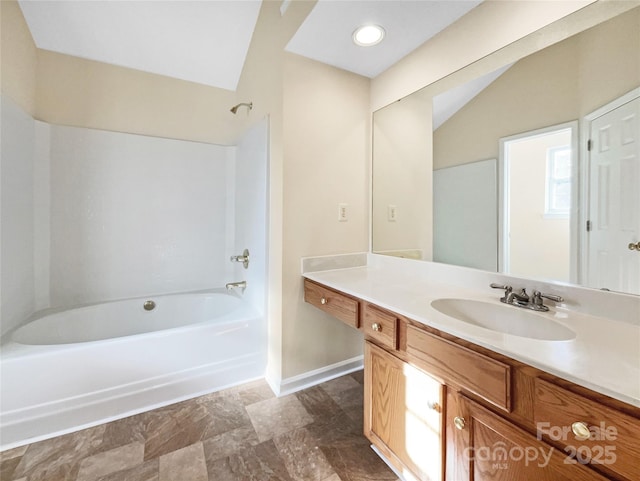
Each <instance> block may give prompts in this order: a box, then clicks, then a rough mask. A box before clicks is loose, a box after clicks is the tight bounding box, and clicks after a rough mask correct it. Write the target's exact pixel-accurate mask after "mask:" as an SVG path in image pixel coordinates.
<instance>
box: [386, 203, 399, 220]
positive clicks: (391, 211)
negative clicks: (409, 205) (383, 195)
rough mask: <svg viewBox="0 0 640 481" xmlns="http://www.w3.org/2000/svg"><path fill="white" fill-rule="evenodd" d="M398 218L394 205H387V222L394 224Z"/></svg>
mask: <svg viewBox="0 0 640 481" xmlns="http://www.w3.org/2000/svg"><path fill="white" fill-rule="evenodd" d="M397 217H398V210H397V209H396V206H395V205H391V204H389V205H388V206H387V220H388V221H389V222H395V221H396V219H397Z"/></svg>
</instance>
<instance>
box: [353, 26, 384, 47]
mask: <svg viewBox="0 0 640 481" xmlns="http://www.w3.org/2000/svg"><path fill="white" fill-rule="evenodd" d="M383 38H384V28H382V27H381V26H380V25H363V26H362V27H358V28H357V29H356V31H355V32H353V42H354V43H355V44H356V45H360V46H361V47H371V46H373V45H377V44H379V43H380V42H382V39H383Z"/></svg>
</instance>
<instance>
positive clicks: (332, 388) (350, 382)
mask: <svg viewBox="0 0 640 481" xmlns="http://www.w3.org/2000/svg"><path fill="white" fill-rule="evenodd" d="M321 387H322V389H324V390H325V391H326V392H327V394H328V395H329V396H331V397H332V398H333V399H335V400H336V401H337V399H336V397H337V396H338V395H339V394H340V393H342V392H343V391H347V390H349V389H354V388H359V389H362V385H361V384H360V383H359V382H358V381H356V380H355V379H354V378H353V377H351V376H342V377H338V378H336V379H332V380H331V381H327V382H325V383H322V384H321Z"/></svg>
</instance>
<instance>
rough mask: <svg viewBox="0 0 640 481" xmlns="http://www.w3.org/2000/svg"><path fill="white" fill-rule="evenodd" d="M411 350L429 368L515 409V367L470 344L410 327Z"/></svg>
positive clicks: (500, 406) (507, 407) (461, 385)
mask: <svg viewBox="0 0 640 481" xmlns="http://www.w3.org/2000/svg"><path fill="white" fill-rule="evenodd" d="M407 354H409V355H410V356H411V357H412V358H413V359H412V360H413V361H415V363H416V365H418V366H422V367H423V368H424V369H425V370H426V371H427V372H430V373H432V374H433V375H435V376H438V377H440V378H441V379H442V380H444V381H445V383H454V384H457V385H458V386H460V387H461V388H463V389H465V390H467V391H468V392H471V393H473V394H476V395H478V396H480V397H481V398H483V399H485V400H487V401H489V402H490V403H491V404H494V405H495V406H497V407H499V408H501V409H504V410H505V411H510V410H511V367H510V366H509V365H508V364H504V363H503V362H500V361H496V360H495V359H491V358H490V357H487V356H484V355H483V354H479V353H477V352H475V351H472V350H471V349H467V348H466V347H463V346H459V345H458V344H455V343H453V342H450V341H447V340H446V339H442V338H440V337H437V336H434V335H433V334H430V333H428V332H425V331H423V330H421V329H417V328H415V327H413V326H408V327H407Z"/></svg>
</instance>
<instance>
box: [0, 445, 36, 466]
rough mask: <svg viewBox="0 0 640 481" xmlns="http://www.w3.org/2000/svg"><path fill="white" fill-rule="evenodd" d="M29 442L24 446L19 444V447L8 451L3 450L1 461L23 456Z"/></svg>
mask: <svg viewBox="0 0 640 481" xmlns="http://www.w3.org/2000/svg"><path fill="white" fill-rule="evenodd" d="M28 447H29V445H28V444H25V445H24V446H18V447H17V448H13V449H7V450H6V451H2V452H1V453H0V462H2V461H6V460H7V459H13V458H17V457H20V456H22V455H23V454H24V453H26V452H27V448H28Z"/></svg>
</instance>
